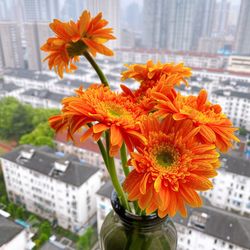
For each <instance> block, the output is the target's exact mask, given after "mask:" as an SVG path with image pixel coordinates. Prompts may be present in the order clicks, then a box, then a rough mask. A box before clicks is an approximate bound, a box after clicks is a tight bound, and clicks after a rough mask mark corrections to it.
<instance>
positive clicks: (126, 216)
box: [111, 190, 168, 227]
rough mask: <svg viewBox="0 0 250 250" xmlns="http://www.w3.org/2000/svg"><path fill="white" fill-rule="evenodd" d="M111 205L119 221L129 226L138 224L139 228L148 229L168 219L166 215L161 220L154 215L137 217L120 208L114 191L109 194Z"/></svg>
mask: <svg viewBox="0 0 250 250" xmlns="http://www.w3.org/2000/svg"><path fill="white" fill-rule="evenodd" d="M111 205H112V207H113V209H114V211H115V213H116V214H117V215H118V216H119V217H120V219H121V220H122V221H124V222H126V223H129V224H131V223H134V222H138V223H140V225H141V226H145V227H148V226H153V225H158V224H161V223H163V222H164V221H166V219H167V218H168V215H166V216H165V217H163V218H160V217H159V216H158V215H157V214H156V213H154V214H150V215H137V214H133V213H131V212H129V211H127V210H125V209H124V208H123V207H122V206H121V204H120V202H119V199H118V196H117V193H116V192H115V190H113V192H112V194H111Z"/></svg>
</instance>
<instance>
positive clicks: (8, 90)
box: [0, 80, 23, 99]
mask: <svg viewBox="0 0 250 250" xmlns="http://www.w3.org/2000/svg"><path fill="white" fill-rule="evenodd" d="M22 91H23V89H22V88H20V87H18V86H17V85H15V84H14V83H4V82H3V80H2V81H1V80H0V99H1V98H4V97H7V96H12V97H15V98H19V94H20V93H21V92H22Z"/></svg>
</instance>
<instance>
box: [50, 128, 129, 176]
mask: <svg viewBox="0 0 250 250" xmlns="http://www.w3.org/2000/svg"><path fill="white" fill-rule="evenodd" d="M83 133H84V132H83V131H82V132H79V133H75V134H74V135H73V138H74V141H67V139H66V132H63V131H60V132H58V133H57V134H56V137H55V140H54V142H55V144H56V149H57V150H58V151H61V152H63V153H65V154H71V155H75V156H77V158H79V159H80V160H82V161H83V162H86V163H88V164H91V165H94V166H97V167H98V168H99V169H100V170H101V171H102V173H103V176H105V177H107V176H108V172H107V170H106V166H105V164H104V161H103V159H102V155H101V153H100V150H99V148H98V145H97V143H96V142H95V141H94V140H93V139H92V138H89V139H87V140H86V141H84V142H81V141H80V137H81V135H82V134H83ZM115 165H116V169H117V174H118V175H119V176H124V174H123V169H122V164H121V160H120V158H115Z"/></svg>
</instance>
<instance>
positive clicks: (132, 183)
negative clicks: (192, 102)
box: [123, 115, 219, 217]
mask: <svg viewBox="0 0 250 250" xmlns="http://www.w3.org/2000/svg"><path fill="white" fill-rule="evenodd" d="M199 130H200V129H199V128H194V127H193V125H192V122H191V121H190V120H185V121H174V120H173V118H172V116H171V115H169V116H168V117H166V118H165V119H164V120H163V121H162V122H161V123H160V122H159V121H158V120H157V119H156V118H153V117H150V118H149V119H147V120H145V121H144V122H143V123H142V134H143V135H144V136H145V137H146V139H147V140H148V143H147V145H143V144H141V145H140V146H139V147H137V151H138V152H132V153H131V159H130V161H129V163H130V164H131V165H132V166H133V167H134V168H135V169H134V170H133V171H131V172H130V174H129V175H128V176H127V178H126V179H125V182H124V185H123V186H124V189H125V191H126V192H127V193H128V199H129V200H130V201H135V200H138V204H139V207H140V208H141V209H143V210H144V209H145V210H146V214H150V213H152V212H154V211H156V210H157V213H158V215H159V216H160V217H164V216H166V215H167V214H169V215H170V216H174V215H175V214H176V212H177V211H179V212H180V213H181V215H182V216H186V214H187V210H186V207H185V204H188V205H190V206H192V207H199V206H201V205H202V200H201V198H200V197H199V195H198V194H197V192H196V191H205V190H208V189H210V188H212V183H211V181H210V180H209V179H208V178H211V177H214V176H216V175H217V173H216V168H217V167H218V166H219V160H218V157H219V154H218V153H217V152H216V149H215V145H211V144H201V143H200V142H199V141H198V140H197V139H196V138H195V135H196V134H197V133H198V132H199Z"/></svg>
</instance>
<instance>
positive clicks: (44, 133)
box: [19, 122, 54, 147]
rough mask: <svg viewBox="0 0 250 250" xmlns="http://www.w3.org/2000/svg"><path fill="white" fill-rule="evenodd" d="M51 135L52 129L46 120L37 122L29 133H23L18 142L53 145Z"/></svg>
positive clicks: (52, 135) (52, 133) (52, 134)
mask: <svg viewBox="0 0 250 250" xmlns="http://www.w3.org/2000/svg"><path fill="white" fill-rule="evenodd" d="M53 137H54V131H53V130H52V129H51V128H50V126H49V124H48V122H44V123H41V124H39V125H38V126H37V127H36V128H35V129H34V130H33V131H32V132H31V133H29V134H25V135H23V136H22V137H21V138H20V140H19V144H31V145H35V146H41V145H48V146H49V147H54V142H53Z"/></svg>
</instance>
